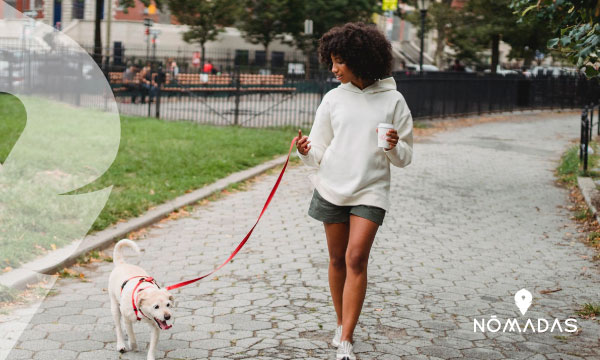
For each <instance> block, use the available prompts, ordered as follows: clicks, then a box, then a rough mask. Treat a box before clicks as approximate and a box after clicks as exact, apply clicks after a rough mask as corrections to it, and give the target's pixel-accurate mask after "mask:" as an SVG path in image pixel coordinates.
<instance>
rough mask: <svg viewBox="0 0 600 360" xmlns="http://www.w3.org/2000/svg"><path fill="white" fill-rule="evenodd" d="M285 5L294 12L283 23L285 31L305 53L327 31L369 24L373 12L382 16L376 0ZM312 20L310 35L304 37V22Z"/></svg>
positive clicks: (297, 1) (318, 0)
mask: <svg viewBox="0 0 600 360" xmlns="http://www.w3.org/2000/svg"><path fill="white" fill-rule="evenodd" d="M287 6H288V7H289V8H290V9H291V10H292V11H293V12H294V17H293V18H290V19H289V20H290V21H288V23H287V24H286V32H287V33H289V34H291V35H292V37H293V39H294V40H293V43H294V45H296V46H297V47H298V48H299V49H302V50H304V51H307V50H310V49H311V48H312V49H316V48H317V47H318V44H319V39H320V38H321V36H323V34H325V33H326V32H327V31H329V29H331V28H332V27H334V26H337V25H343V24H345V23H348V22H356V21H362V22H365V23H371V22H372V20H371V18H372V16H373V14H375V13H381V11H382V10H381V5H380V4H378V1H377V0H311V1H304V0H287ZM305 19H311V20H312V21H313V34H312V35H305V34H304V20H305Z"/></svg>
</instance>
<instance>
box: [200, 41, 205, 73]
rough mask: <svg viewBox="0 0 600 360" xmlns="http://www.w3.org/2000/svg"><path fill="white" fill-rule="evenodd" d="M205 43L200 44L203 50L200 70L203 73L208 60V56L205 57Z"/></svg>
mask: <svg viewBox="0 0 600 360" xmlns="http://www.w3.org/2000/svg"><path fill="white" fill-rule="evenodd" d="M204 44H205V43H201V44H200V49H201V51H202V55H200V72H201V73H203V72H204V62H205V61H206V57H205V52H206V51H205V50H206V49H205V48H204Z"/></svg>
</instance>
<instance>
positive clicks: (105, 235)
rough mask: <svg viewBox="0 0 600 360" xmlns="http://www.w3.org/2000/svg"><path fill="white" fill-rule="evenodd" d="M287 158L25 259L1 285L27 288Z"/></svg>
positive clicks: (270, 161)
mask: <svg viewBox="0 0 600 360" xmlns="http://www.w3.org/2000/svg"><path fill="white" fill-rule="evenodd" d="M292 155H293V154H292ZM286 159H287V155H283V156H281V157H278V158H275V159H273V160H269V161H267V162H264V163H262V164H260V165H257V166H254V167H252V168H249V169H246V170H242V171H238V172H236V173H233V174H230V175H228V176H227V177H225V178H223V179H220V180H217V181H216V182H214V183H212V184H209V185H206V186H204V187H202V188H200V189H197V190H194V191H192V192H190V193H187V194H184V195H181V196H179V197H177V198H175V199H173V200H169V201H167V202H166V203H164V204H161V205H158V206H156V207H155V208H152V209H150V210H148V211H146V213H144V214H143V215H141V216H138V217H136V218H133V219H129V220H127V221H125V222H122V223H118V224H115V225H112V226H110V227H108V228H106V229H104V230H101V231H98V232H95V233H93V234H89V235H87V236H86V237H85V238H84V239H83V241H81V242H79V241H75V242H74V243H72V244H69V245H67V246H64V247H62V248H60V249H57V250H54V251H51V252H49V253H48V254H46V255H44V256H43V257H41V258H39V259H36V260H33V261H31V262H28V263H25V264H23V265H22V266H21V267H19V268H18V269H14V270H11V271H9V272H7V273H4V274H2V275H0V285H3V286H7V287H11V288H15V289H25V288H26V287H27V285H30V284H35V283H38V282H40V281H42V280H43V277H44V274H45V275H46V276H47V275H50V274H54V273H56V272H57V271H58V270H60V269H62V268H64V267H68V266H71V265H73V264H75V263H76V261H77V258H79V257H80V256H81V255H84V254H86V253H88V252H90V251H93V250H102V249H105V248H107V247H109V246H110V245H112V244H113V243H114V241H115V240H118V239H121V238H123V237H124V236H125V235H127V234H128V233H130V232H132V231H136V230H139V229H141V228H145V227H148V226H150V225H152V224H155V223H157V222H158V221H160V220H162V219H163V218H165V217H166V216H168V215H169V214H170V213H172V212H173V211H175V210H176V209H179V208H182V207H184V206H187V205H191V204H194V203H196V202H198V201H200V200H202V199H204V198H206V197H208V196H210V195H212V194H214V193H215V192H217V191H221V190H223V189H226V188H227V187H228V186H229V185H231V184H234V183H237V182H242V181H245V180H248V179H251V178H253V177H256V176H258V175H261V174H263V173H265V172H266V171H268V170H270V169H272V168H275V167H277V166H280V165H283V164H285V161H286Z"/></svg>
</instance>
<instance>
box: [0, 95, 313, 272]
mask: <svg viewBox="0 0 600 360" xmlns="http://www.w3.org/2000/svg"><path fill="white" fill-rule="evenodd" d="M25 119H26V116H25V110H24V108H23V106H22V104H21V103H20V101H19V100H18V99H17V98H15V97H13V96H10V95H6V94H4V95H0V162H4V160H5V159H6V157H7V156H8V154H9V152H10V149H11V148H12V147H13V145H14V144H15V142H16V141H17V139H18V137H19V135H20V134H21V132H22V131H23V128H24V126H25ZM309 130H310V129H306V128H303V129H302V131H303V133H306V134H308V132H309ZM297 133H298V129H297V128H290V127H287V128H270V129H251V128H242V127H232V126H229V127H217V126H207V125H197V124H193V123H190V122H167V121H163V120H158V119H154V118H140V117H131V116H121V142H120V146H119V152H118V154H117V157H116V159H115V161H114V163H113V164H112V166H111V167H110V168H109V170H108V171H107V172H106V173H104V174H103V175H102V176H101V177H100V178H98V179H96V181H94V182H93V183H90V184H88V185H86V186H84V187H82V188H80V189H78V190H77V191H74V192H71V193H69V194H78V193H87V192H90V191H94V190H100V189H103V188H106V187H108V186H113V189H112V192H111V194H110V197H109V200H108V202H107V204H106V206H105V207H104V209H103V210H102V212H101V213H100V215H99V217H98V218H97V219H96V221H95V223H94V224H93V226H92V229H91V230H90V231H97V230H102V229H104V228H106V227H108V226H110V225H111V224H114V223H116V222H118V221H120V220H123V219H128V218H132V217H136V216H138V215H140V214H143V213H144V212H145V211H147V210H148V209H149V208H150V207H153V206H156V205H159V204H162V203H164V202H165V201H167V200H170V199H173V198H175V197H177V196H180V195H182V194H185V193H186V192H189V191H191V190H194V189H198V188H201V187H202V186H205V185H207V184H210V183H212V182H215V181H216V180H218V179H221V178H224V177H226V176H227V175H229V174H231V173H233V172H236V171H240V170H243V169H246V168H249V167H252V166H255V165H258V164H260V163H263V162H265V161H267V160H271V159H273V158H274V157H277V156H281V155H283V154H287V151H288V149H289V145H290V142H291V140H292V138H293V137H294V136H295V135H297ZM266 195H268V194H265V196H266ZM232 216H234V215H233V214H232ZM19 245H21V246H22V243H15V244H12V245H11V244H9V246H13V247H16V248H11V251H10V253H11V256H10V257H5V256H2V258H1V259H0V266H1V267H6V266H11V267H15V266H18V265H19V264H21V263H23V262H26V261H28V260H31V259H32V258H34V257H35V256H37V255H39V254H41V253H43V252H45V251H46V250H49V249H51V248H53V247H54V246H59V247H60V246H61V245H65V243H60V242H58V241H56V240H52V239H47V241H41V240H40V243H37V244H35V245H37V246H35V248H31V244H30V245H29V246H27V248H18V247H19ZM6 249H7V247H6V244H4V245H3V251H4V250H6Z"/></svg>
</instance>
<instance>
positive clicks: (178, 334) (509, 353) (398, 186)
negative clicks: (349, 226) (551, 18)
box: [8, 115, 600, 360]
mask: <svg viewBox="0 0 600 360" xmlns="http://www.w3.org/2000/svg"><path fill="white" fill-rule="evenodd" d="M515 117H516V118H519V117H531V118H534V119H537V120H535V121H530V122H497V123H486V124H481V125H476V126H473V127H467V128H460V129H455V130H452V131H448V132H443V133H438V134H436V135H433V136H431V137H429V138H427V139H424V140H423V141H421V142H418V143H416V144H415V151H414V152H415V155H414V158H413V163H412V164H411V165H410V166H409V167H407V168H405V169H397V168H394V169H393V173H392V178H393V179H392V204H394V205H393V208H391V209H390V211H389V212H388V214H387V215H386V219H385V221H384V224H383V226H382V227H381V228H380V230H379V232H378V235H377V238H376V240H375V243H374V245H373V249H372V251H371V257H370V259H369V284H368V288H367V296H366V299H365V303H364V306H363V311H362V314H361V317H360V319H359V323H358V325H357V328H356V332H355V335H354V338H355V340H356V343H355V351H356V353H357V356H358V358H359V359H361V360H367V359H378V360H379V359H390V360H391V359H437V358H442V359H450V358H485V359H502V358H511V359H561V358H562V359H577V358H586V359H597V358H600V349H599V348H598V346H597V345H598V339H599V338H598V336H599V334H600V324H599V323H598V321H596V320H584V319H581V318H579V317H577V315H575V310H577V308H578V307H579V306H580V305H582V304H583V303H586V302H593V303H597V302H599V301H600V297H599V296H598V295H599V294H598V283H599V282H600V275H599V273H598V266H597V265H595V264H594V263H592V262H590V261H589V260H587V259H584V258H582V256H585V255H587V256H588V257H589V258H591V257H592V255H593V251H592V250H591V249H588V248H586V247H585V246H584V245H582V244H580V243H578V242H577V241H576V240H575V239H574V238H575V236H574V234H576V228H575V224H574V223H573V222H572V221H571V220H570V219H569V216H570V213H569V212H568V210H566V209H565V208H563V207H561V206H564V205H566V204H567V203H568V196H567V195H568V193H567V191H566V190H565V189H562V188H559V187H557V186H555V185H554V177H553V170H554V168H555V167H556V165H557V163H558V159H559V157H560V155H561V153H562V152H563V151H564V149H566V148H567V146H568V141H569V140H570V139H573V138H577V137H578V135H579V122H578V117H577V116H573V115H569V116H564V115H555V116H552V117H551V118H546V119H544V120H543V122H541V121H539V120H541V119H542V117H540V116H537V117H536V116H532V115H515ZM309 171H310V170H309V169H308V168H307V167H304V166H296V167H291V168H288V172H287V173H286V174H285V176H284V179H283V181H282V183H281V186H280V188H279V191H278V193H277V195H276V196H275V198H274V199H273V201H272V203H271V207H270V208H269V209H268V210H267V212H266V213H265V215H264V216H263V219H262V221H261V223H260V224H259V225H258V227H257V228H256V229H255V231H254V234H253V235H252V237H251V238H250V240H249V241H248V243H247V244H246V246H245V247H244V248H243V249H242V251H241V252H240V253H239V254H238V256H237V257H236V258H235V259H234V261H233V262H232V263H230V264H228V265H226V266H225V267H224V268H223V269H221V270H219V272H217V273H216V274H215V275H213V276H211V277H209V278H208V279H205V280H202V281H200V282H199V283H197V284H194V285H191V286H188V287H186V288H183V289H181V290H175V291H173V293H174V295H175V299H176V310H175V322H174V326H173V328H171V329H170V330H168V331H163V332H162V333H161V340H160V342H159V346H158V349H159V351H157V358H163V357H164V358H167V359H182V358H185V359H204V358H208V359H211V360H225V359H261V360H262V359H264V360H266V359H333V358H334V356H335V350H334V349H333V348H332V347H331V346H330V345H329V341H330V339H331V336H332V335H333V331H334V328H335V313H334V310H333V305H332V303H331V300H330V295H329V287H328V282H327V264H328V255H327V244H326V241H325V235H324V232H323V226H322V224H321V223H319V222H317V221H315V220H313V219H312V218H310V217H309V216H308V215H307V214H306V211H307V209H308V204H309V201H310V196H311V193H312V189H311V185H310V182H309V181H308V179H307V175H308V174H309ZM276 176H277V174H273V175H269V176H265V177H264V178H263V179H262V180H261V181H259V182H257V183H255V184H254V185H253V186H252V187H251V188H250V189H249V190H248V191H245V192H240V193H236V194H233V195H230V196H226V197H225V198H223V199H222V200H219V201H216V202H213V203H209V204H208V205H206V206H202V207H199V208H198V209H197V210H196V211H195V212H193V213H192V214H191V216H190V217H187V218H181V219H178V220H174V221H171V222H167V223H162V224H160V225H158V226H155V227H153V228H151V229H149V231H148V233H147V234H146V236H145V238H144V239H142V240H140V241H139V242H138V243H139V245H140V247H141V248H142V250H143V253H142V256H141V257H140V258H135V257H128V258H127V260H128V261H129V262H131V263H135V264H140V265H141V266H142V267H144V268H145V269H146V270H147V271H148V272H149V273H150V274H151V275H152V276H154V277H155V278H157V279H158V281H159V282H160V283H161V285H162V284H172V283H174V282H177V281H179V280H183V279H188V278H191V277H193V276H195V275H197V274H204V273H205V272H207V271H210V270H211V269H213V268H214V267H216V266H218V265H219V264H220V263H221V262H222V261H223V260H224V259H226V258H227V256H228V255H229V254H230V253H231V251H232V250H233V249H234V248H235V246H236V245H237V244H238V243H239V241H240V240H241V239H242V238H243V236H244V235H245V234H246V232H247V231H248V230H249V228H250V227H251V226H252V225H253V224H254V222H255V221H256V217H257V216H258V213H259V211H260V209H261V208H262V205H263V204H264V201H265V199H266V196H267V195H268V193H269V190H270V189H271V187H272V186H273V184H274V182H275V179H276ZM76 270H78V271H82V272H84V273H85V275H86V278H87V279H89V280H90V282H82V281H80V280H78V279H60V280H58V281H57V282H56V284H55V290H56V294H55V295H53V296H50V297H48V298H46V299H45V301H44V302H43V303H42V306H41V307H40V309H39V311H38V312H37V313H36V314H35V315H34V316H33V319H32V322H31V323H30V325H28V327H27V330H26V331H25V333H24V334H23V335H22V336H21V338H20V339H19V341H18V343H17V346H16V347H15V349H14V350H13V351H12V352H11V353H10V355H9V357H8V358H9V359H46V358H52V359H57V358H59V359H145V355H146V352H145V349H146V347H147V342H148V331H147V330H146V329H145V328H144V327H143V326H138V325H139V324H136V326H135V329H136V332H137V334H138V340H139V342H140V348H141V349H142V351H139V352H136V353H126V354H123V355H120V354H119V353H118V352H117V351H116V340H115V334H114V327H113V325H112V318H111V315H110V309H109V306H110V304H109V300H108V294H107V292H106V283H107V279H108V274H109V273H110V271H111V270H112V264H110V263H97V264H93V265H90V266H88V267H84V268H76ZM522 288H526V289H528V290H529V291H530V292H531V293H532V295H533V304H532V306H531V307H530V308H529V311H528V312H527V314H526V315H525V316H521V313H520V312H519V310H518V308H517V307H516V306H515V303H514V299H513V296H514V294H515V292H516V291H518V290H519V289H522ZM556 288H561V289H562V290H560V291H557V292H553V293H550V294H546V295H542V294H540V290H545V289H556ZM492 315H496V316H497V317H498V319H508V318H516V319H518V320H519V321H520V322H522V323H523V324H524V323H525V321H526V319H528V318H531V319H532V321H535V320H536V319H538V318H545V319H548V320H550V321H551V319H554V318H558V319H561V320H564V319H566V318H576V319H577V323H578V326H579V327H580V328H581V329H582V331H581V332H579V333H578V335H573V334H570V333H566V332H564V333H550V332H545V333H531V332H528V333H525V334H519V333H503V332H502V331H500V332H497V333H492V332H485V333H482V332H474V331H473V319H474V318H476V319H478V320H480V319H490V317H491V316H492ZM502 324H503V325H504V321H502Z"/></svg>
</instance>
